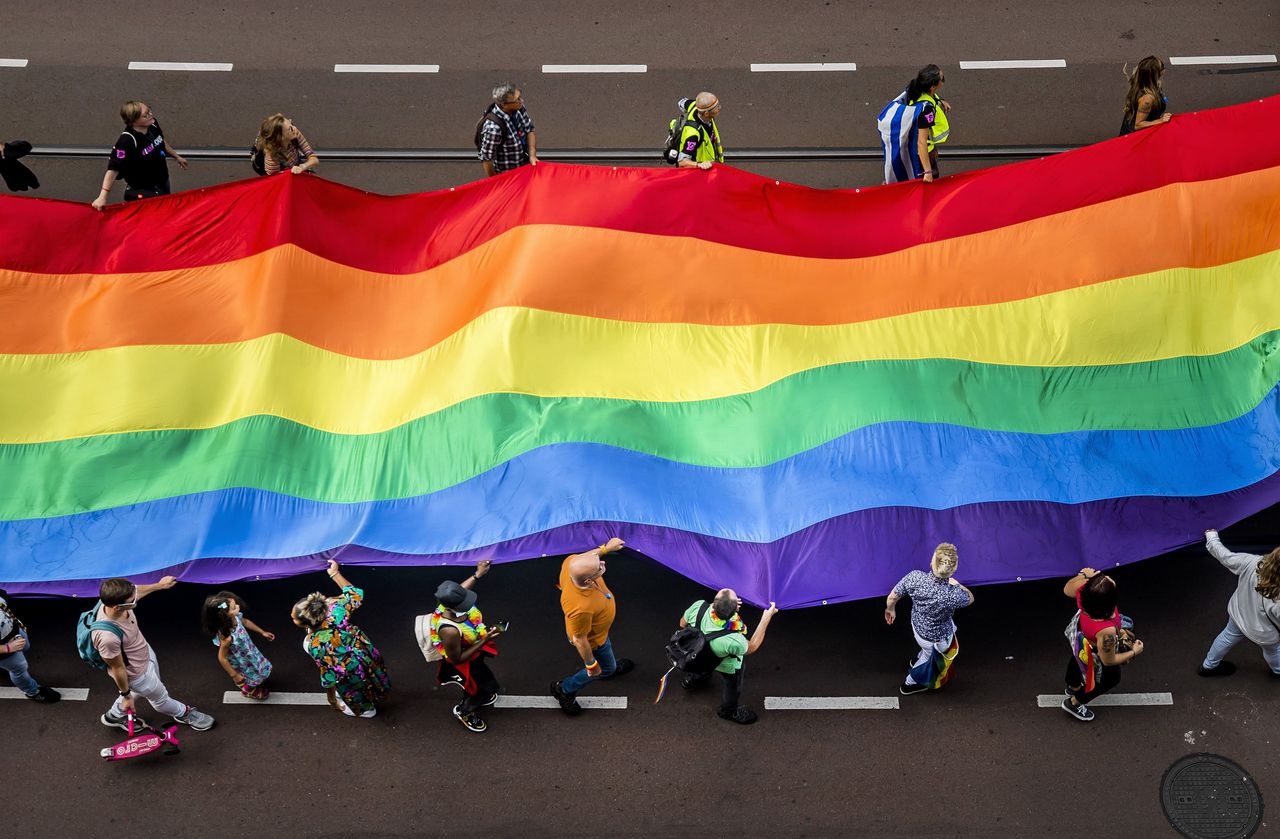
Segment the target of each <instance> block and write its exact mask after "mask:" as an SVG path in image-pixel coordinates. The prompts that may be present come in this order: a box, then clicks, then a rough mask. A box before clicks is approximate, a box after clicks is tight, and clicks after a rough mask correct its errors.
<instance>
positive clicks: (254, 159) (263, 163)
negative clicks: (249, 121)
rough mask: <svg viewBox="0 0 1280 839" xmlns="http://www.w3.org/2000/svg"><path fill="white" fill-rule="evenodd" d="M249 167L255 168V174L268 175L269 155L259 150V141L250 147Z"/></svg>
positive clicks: (255, 141)
mask: <svg viewBox="0 0 1280 839" xmlns="http://www.w3.org/2000/svg"><path fill="white" fill-rule="evenodd" d="M249 165H250V166H252V167H253V174H255V175H265V174H267V153H266V152H265V151H263V150H262V149H260V148H258V141H257V140H254V141H253V145H252V146H249Z"/></svg>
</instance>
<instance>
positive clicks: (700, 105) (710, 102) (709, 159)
mask: <svg viewBox="0 0 1280 839" xmlns="http://www.w3.org/2000/svg"><path fill="white" fill-rule="evenodd" d="M719 115H720V98H719V97H718V96H716V95H715V94H714V93H707V92H706V91H703V92H702V93H699V94H698V96H697V98H696V99H694V100H693V104H692V105H690V106H689V110H688V112H687V116H686V118H685V121H684V127H683V128H681V130H680V142H679V144H678V145H677V148H678V149H679V150H680V155H679V157H678V158H677V159H676V165H677V166H679V167H680V168H682V169H710V168H711V164H713V163H724V145H723V144H721V142H720V129H718V128H716V117H718V116H719Z"/></svg>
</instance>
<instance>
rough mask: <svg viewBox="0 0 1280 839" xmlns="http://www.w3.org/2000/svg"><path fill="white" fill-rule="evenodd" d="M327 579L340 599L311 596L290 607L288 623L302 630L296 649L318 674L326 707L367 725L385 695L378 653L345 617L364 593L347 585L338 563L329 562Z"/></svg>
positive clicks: (387, 687)
mask: <svg viewBox="0 0 1280 839" xmlns="http://www.w3.org/2000/svg"><path fill="white" fill-rule="evenodd" d="M329 578H330V579H332V580H333V581H334V582H335V583H337V584H338V586H339V587H341V589H342V594H340V595H338V596H337V597H325V596H324V595H323V594H321V593H320V592H318V591H317V592H313V593H312V594H308V595H307V596H306V597H304V598H302V599H301V600H299V601H298V602H297V603H296V604H294V607H293V615H292V617H293V622H294V623H295V624H297V625H298V626H300V627H302V628H303V629H305V630H307V637H306V638H305V639H303V641H302V648H303V649H304V650H306V652H307V655H309V656H311V658H312V659H314V660H315V663H316V666H317V667H319V668H320V686H321V687H323V688H324V689H325V691H326V692H327V693H328V695H329V703H330V704H331V705H333V707H334V708H336V709H337V710H339V711H341V712H342V713H344V714H346V715H347V716H350V717H355V716H359V717H362V718H364V719H369V718H370V717H372V716H374V715H375V714H377V713H378V707H377V704H378V703H379V702H380V701H382V699H383V697H385V696H386V695H387V693H388V692H389V691H390V690H391V680H390V678H388V676H387V666H386V664H384V663H383V661H382V653H380V652H378V648H377V647H375V646H374V645H373V642H372V641H370V640H369V636H368V635H365V634H364V630H362V629H360V627H358V626H356V625H355V624H353V623H351V613H352V612H354V611H355V610H356V609H359V608H360V604H361V603H363V602H364V592H363V591H361V590H360V589H358V588H356V587H355V586H353V585H351V583H350V582H348V581H347V578H346V577H344V576H342V572H341V571H340V570H339V569H338V563H337V562H335V561H333V560H332V559H331V560H329Z"/></svg>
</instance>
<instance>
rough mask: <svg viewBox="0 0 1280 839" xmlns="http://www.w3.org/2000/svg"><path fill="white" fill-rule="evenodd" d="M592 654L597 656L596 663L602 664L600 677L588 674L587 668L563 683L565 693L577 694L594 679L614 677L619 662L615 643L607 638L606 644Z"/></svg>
mask: <svg viewBox="0 0 1280 839" xmlns="http://www.w3.org/2000/svg"><path fill="white" fill-rule="evenodd" d="M591 652H592V653H594V654H595V657H596V661H597V662H599V664H600V675H599V676H591V675H589V674H588V673H587V668H585V667H584V668H582V669H581V670H579V671H578V672H577V673H574V674H573V675H572V676H570V677H569V678H567V679H565V680H564V681H563V682H561V683H560V690H562V691H564V692H565V693H577V692H578V691H580V690H582V689H583V688H584V687H586V686H587V684H588V683H590V682H591V680H592V679H603V678H604V677H605V676H612V675H613V671H614V670H617V669H618V661H617V659H615V658H614V657H613V642H612V641H610V640H609V639H608V638H605V639H604V643H603V644H601V645H600V646H598V647H596V648H595V649H594V650H592V651H591Z"/></svg>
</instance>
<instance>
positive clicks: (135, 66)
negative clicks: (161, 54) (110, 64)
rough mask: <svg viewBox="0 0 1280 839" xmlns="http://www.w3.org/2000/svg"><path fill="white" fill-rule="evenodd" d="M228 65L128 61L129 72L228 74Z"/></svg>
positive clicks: (229, 67)
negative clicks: (159, 71) (178, 71)
mask: <svg viewBox="0 0 1280 839" xmlns="http://www.w3.org/2000/svg"><path fill="white" fill-rule="evenodd" d="M231 66H232V65H230V64H220V63H217V62H199V61H130V62H129V69H130V70H180V71H183V72H191V73H210V72H212V73H229V72H231Z"/></svg>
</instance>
